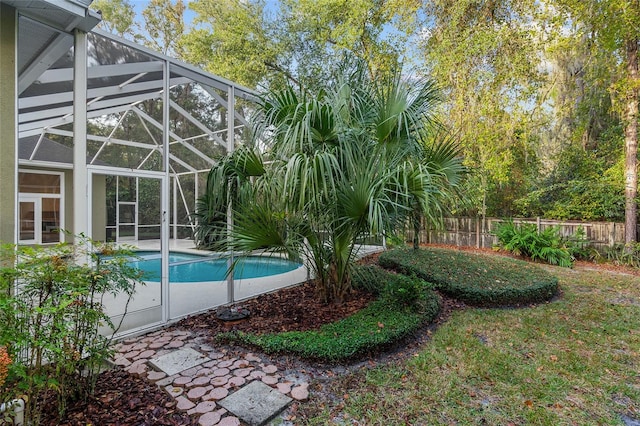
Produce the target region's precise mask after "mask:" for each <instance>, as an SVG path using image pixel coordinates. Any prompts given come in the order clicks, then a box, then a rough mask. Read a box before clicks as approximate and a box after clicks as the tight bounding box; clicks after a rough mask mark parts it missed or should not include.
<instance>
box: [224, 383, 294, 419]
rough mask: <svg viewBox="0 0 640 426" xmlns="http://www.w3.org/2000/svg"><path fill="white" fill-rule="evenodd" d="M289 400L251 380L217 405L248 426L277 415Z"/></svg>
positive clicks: (262, 384)
mask: <svg viewBox="0 0 640 426" xmlns="http://www.w3.org/2000/svg"><path fill="white" fill-rule="evenodd" d="M291 401H292V399H291V398H289V397H288V396H286V395H283V394H281V393H280V392H278V391H277V390H275V389H273V388H271V387H269V386H267V385H265V384H264V383H262V382H259V381H253V382H251V383H249V384H248V385H246V386H245V387H243V388H242V389H240V390H238V391H236V392H234V393H232V394H231V395H229V396H228V397H226V398H224V399H223V400H220V401H218V405H220V406H221V407H223V408H225V409H227V410H228V411H229V412H231V413H233V414H235V415H236V416H238V417H239V418H240V420H242V421H244V422H246V423H248V424H249V425H250V426H261V425H264V424H265V423H267V422H268V421H269V420H271V419H272V418H274V417H275V416H277V415H278V414H279V413H280V412H281V411H282V410H284V409H285V407H286V406H287V405H289V403H290V402H291Z"/></svg>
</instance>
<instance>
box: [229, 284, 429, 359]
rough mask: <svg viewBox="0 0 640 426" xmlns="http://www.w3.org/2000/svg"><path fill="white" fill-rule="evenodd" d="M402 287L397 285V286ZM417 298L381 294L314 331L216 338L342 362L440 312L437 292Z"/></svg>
mask: <svg viewBox="0 0 640 426" xmlns="http://www.w3.org/2000/svg"><path fill="white" fill-rule="evenodd" d="M387 274H389V275H390V276H393V275H395V274H390V273H388V272H387ZM401 280H402V281H404V280H405V278H401ZM414 281H418V282H421V280H414ZM413 285H414V284H412V286H413ZM402 286H403V285H402V284H398V288H402ZM418 299H419V300H420V303H416V304H411V305H410V306H407V305H400V304H398V303H390V301H389V299H388V298H387V297H384V296H383V297H381V298H380V299H378V300H376V301H374V302H372V303H371V304H369V306H367V307H366V308H364V309H362V310H360V311H359V312H356V313H355V314H353V315H351V316H350V317H348V318H345V319H343V320H341V321H338V322H335V323H331V324H326V325H324V326H322V327H321V328H320V329H319V330H314V331H291V332H285V333H277V334H262V335H256V334H250V333H243V332H230V333H222V334H219V335H218V336H217V339H220V340H222V341H225V342H235V343H244V344H248V345H251V346H255V347H257V348H259V349H260V350H262V351H264V352H266V353H270V354H273V353H287V354H293V355H297V356H300V357H303V358H308V359H316V360H321V361H327V362H337V361H345V360H348V359H352V358H355V357H358V356H362V355H365V354H367V353H372V352H376V351H378V350H380V349H382V348H384V347H387V346H389V345H390V344H392V343H394V342H396V341H398V340H399V339H401V338H403V337H406V336H407V335H409V334H410V333H412V332H414V331H415V330H417V329H418V328H419V327H420V326H421V325H423V324H425V323H429V322H431V321H433V319H434V318H435V317H436V316H437V315H438V312H439V311H440V299H439V297H438V295H437V294H436V293H434V292H433V291H431V290H423V291H422V292H421V294H420V295H419V297H418ZM394 300H395V299H394Z"/></svg>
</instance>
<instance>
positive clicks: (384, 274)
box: [351, 265, 393, 296]
mask: <svg viewBox="0 0 640 426" xmlns="http://www.w3.org/2000/svg"><path fill="white" fill-rule="evenodd" d="M391 275H393V274H391V273H390V272H389V271H385V270H384V269H382V268H380V267H379V266H376V265H356V266H355V267H354V268H353V275H352V277H351V285H352V286H353V288H354V289H358V290H364V291H366V292H368V293H371V294H373V295H375V296H378V295H379V294H380V293H382V291H383V290H384V287H385V286H386V284H387V282H388V281H389V279H390V278H391Z"/></svg>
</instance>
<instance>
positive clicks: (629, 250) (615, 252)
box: [605, 243, 640, 268]
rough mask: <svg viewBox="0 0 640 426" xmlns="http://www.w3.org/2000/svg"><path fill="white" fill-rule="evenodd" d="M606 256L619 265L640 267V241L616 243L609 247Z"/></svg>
mask: <svg viewBox="0 0 640 426" xmlns="http://www.w3.org/2000/svg"><path fill="white" fill-rule="evenodd" d="M605 256H606V258H607V260H608V261H610V262H613V263H615V264H617V265H627V266H633V267H634V268H640V243H629V244H626V245H625V244H616V245H615V246H613V247H610V248H607V250H606V252H605Z"/></svg>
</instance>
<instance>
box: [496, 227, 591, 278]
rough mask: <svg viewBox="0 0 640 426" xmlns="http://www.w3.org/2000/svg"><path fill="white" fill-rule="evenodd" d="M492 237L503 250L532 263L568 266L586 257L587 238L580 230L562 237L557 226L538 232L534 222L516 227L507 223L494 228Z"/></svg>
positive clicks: (587, 253)
mask: <svg viewBox="0 0 640 426" xmlns="http://www.w3.org/2000/svg"><path fill="white" fill-rule="evenodd" d="M495 235H496V236H497V237H498V242H499V244H500V246H501V247H502V248H504V249H505V250H507V251H509V252H511V253H513V254H515V255H516V256H522V257H528V258H530V259H531V260H533V261H539V262H544V263H549V264H551V265H558V266H564V267H571V266H573V262H574V260H576V259H581V258H582V259H584V258H587V257H589V248H588V239H587V238H586V235H585V232H584V228H582V227H579V228H578V230H577V231H576V233H575V234H574V235H572V236H571V237H563V236H562V235H561V233H560V228H559V227H557V226H551V227H548V228H545V229H543V230H538V227H537V226H536V225H535V224H533V223H521V224H517V225H516V224H515V223H513V221H511V220H509V221H507V222H504V223H501V224H500V225H499V226H498V227H497V229H496V230H495Z"/></svg>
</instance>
